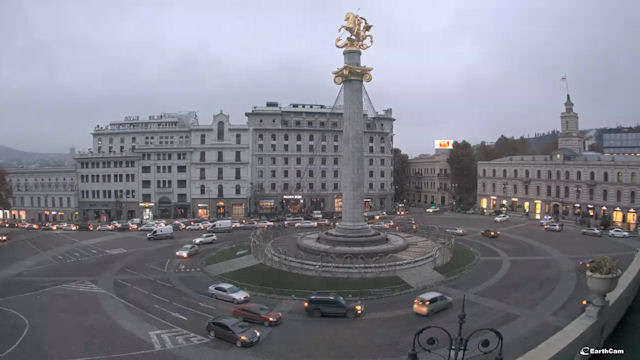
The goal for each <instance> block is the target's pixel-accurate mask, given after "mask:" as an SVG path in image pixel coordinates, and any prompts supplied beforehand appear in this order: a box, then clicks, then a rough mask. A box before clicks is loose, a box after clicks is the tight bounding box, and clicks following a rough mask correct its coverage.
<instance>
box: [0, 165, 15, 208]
mask: <svg viewBox="0 0 640 360" xmlns="http://www.w3.org/2000/svg"><path fill="white" fill-rule="evenodd" d="M8 178H9V177H8V175H7V172H6V171H5V170H4V169H3V168H0V209H2V210H8V209H10V208H11V203H10V202H9V200H10V199H11V196H12V195H13V192H12V191H11V185H9V179H8Z"/></svg>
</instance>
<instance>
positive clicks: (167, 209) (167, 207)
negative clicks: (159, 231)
mask: <svg viewBox="0 0 640 360" xmlns="http://www.w3.org/2000/svg"><path fill="white" fill-rule="evenodd" d="M158 215H159V216H160V218H161V219H169V218H171V217H173V216H172V214H171V199H169V198H168V197H166V196H163V197H161V198H160V199H158Z"/></svg>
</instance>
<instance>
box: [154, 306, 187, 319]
mask: <svg viewBox="0 0 640 360" xmlns="http://www.w3.org/2000/svg"><path fill="white" fill-rule="evenodd" d="M153 306H154V307H156V308H158V309H160V310H162V311H164V312H167V313H169V314H171V315H172V316H175V317H177V318H179V319H182V320H187V318H186V317H184V316H182V315H180V314H179V313H177V312H173V311H171V310H167V309H165V308H163V307H162V306H159V305H156V304H153Z"/></svg>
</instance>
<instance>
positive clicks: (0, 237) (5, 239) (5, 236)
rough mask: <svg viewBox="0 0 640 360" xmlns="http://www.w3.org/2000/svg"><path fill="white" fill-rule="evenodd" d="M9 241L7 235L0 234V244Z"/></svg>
mask: <svg viewBox="0 0 640 360" xmlns="http://www.w3.org/2000/svg"><path fill="white" fill-rule="evenodd" d="M7 240H9V233H4V232H3V233H0V242H5V241H7Z"/></svg>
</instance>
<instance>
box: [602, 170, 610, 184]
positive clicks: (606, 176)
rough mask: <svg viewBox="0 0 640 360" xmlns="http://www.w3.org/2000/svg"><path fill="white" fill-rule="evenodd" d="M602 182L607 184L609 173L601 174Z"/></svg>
mask: <svg viewBox="0 0 640 360" xmlns="http://www.w3.org/2000/svg"><path fill="white" fill-rule="evenodd" d="M602 181H604V182H607V181H609V173H608V172H606V171H605V172H604V174H602Z"/></svg>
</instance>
